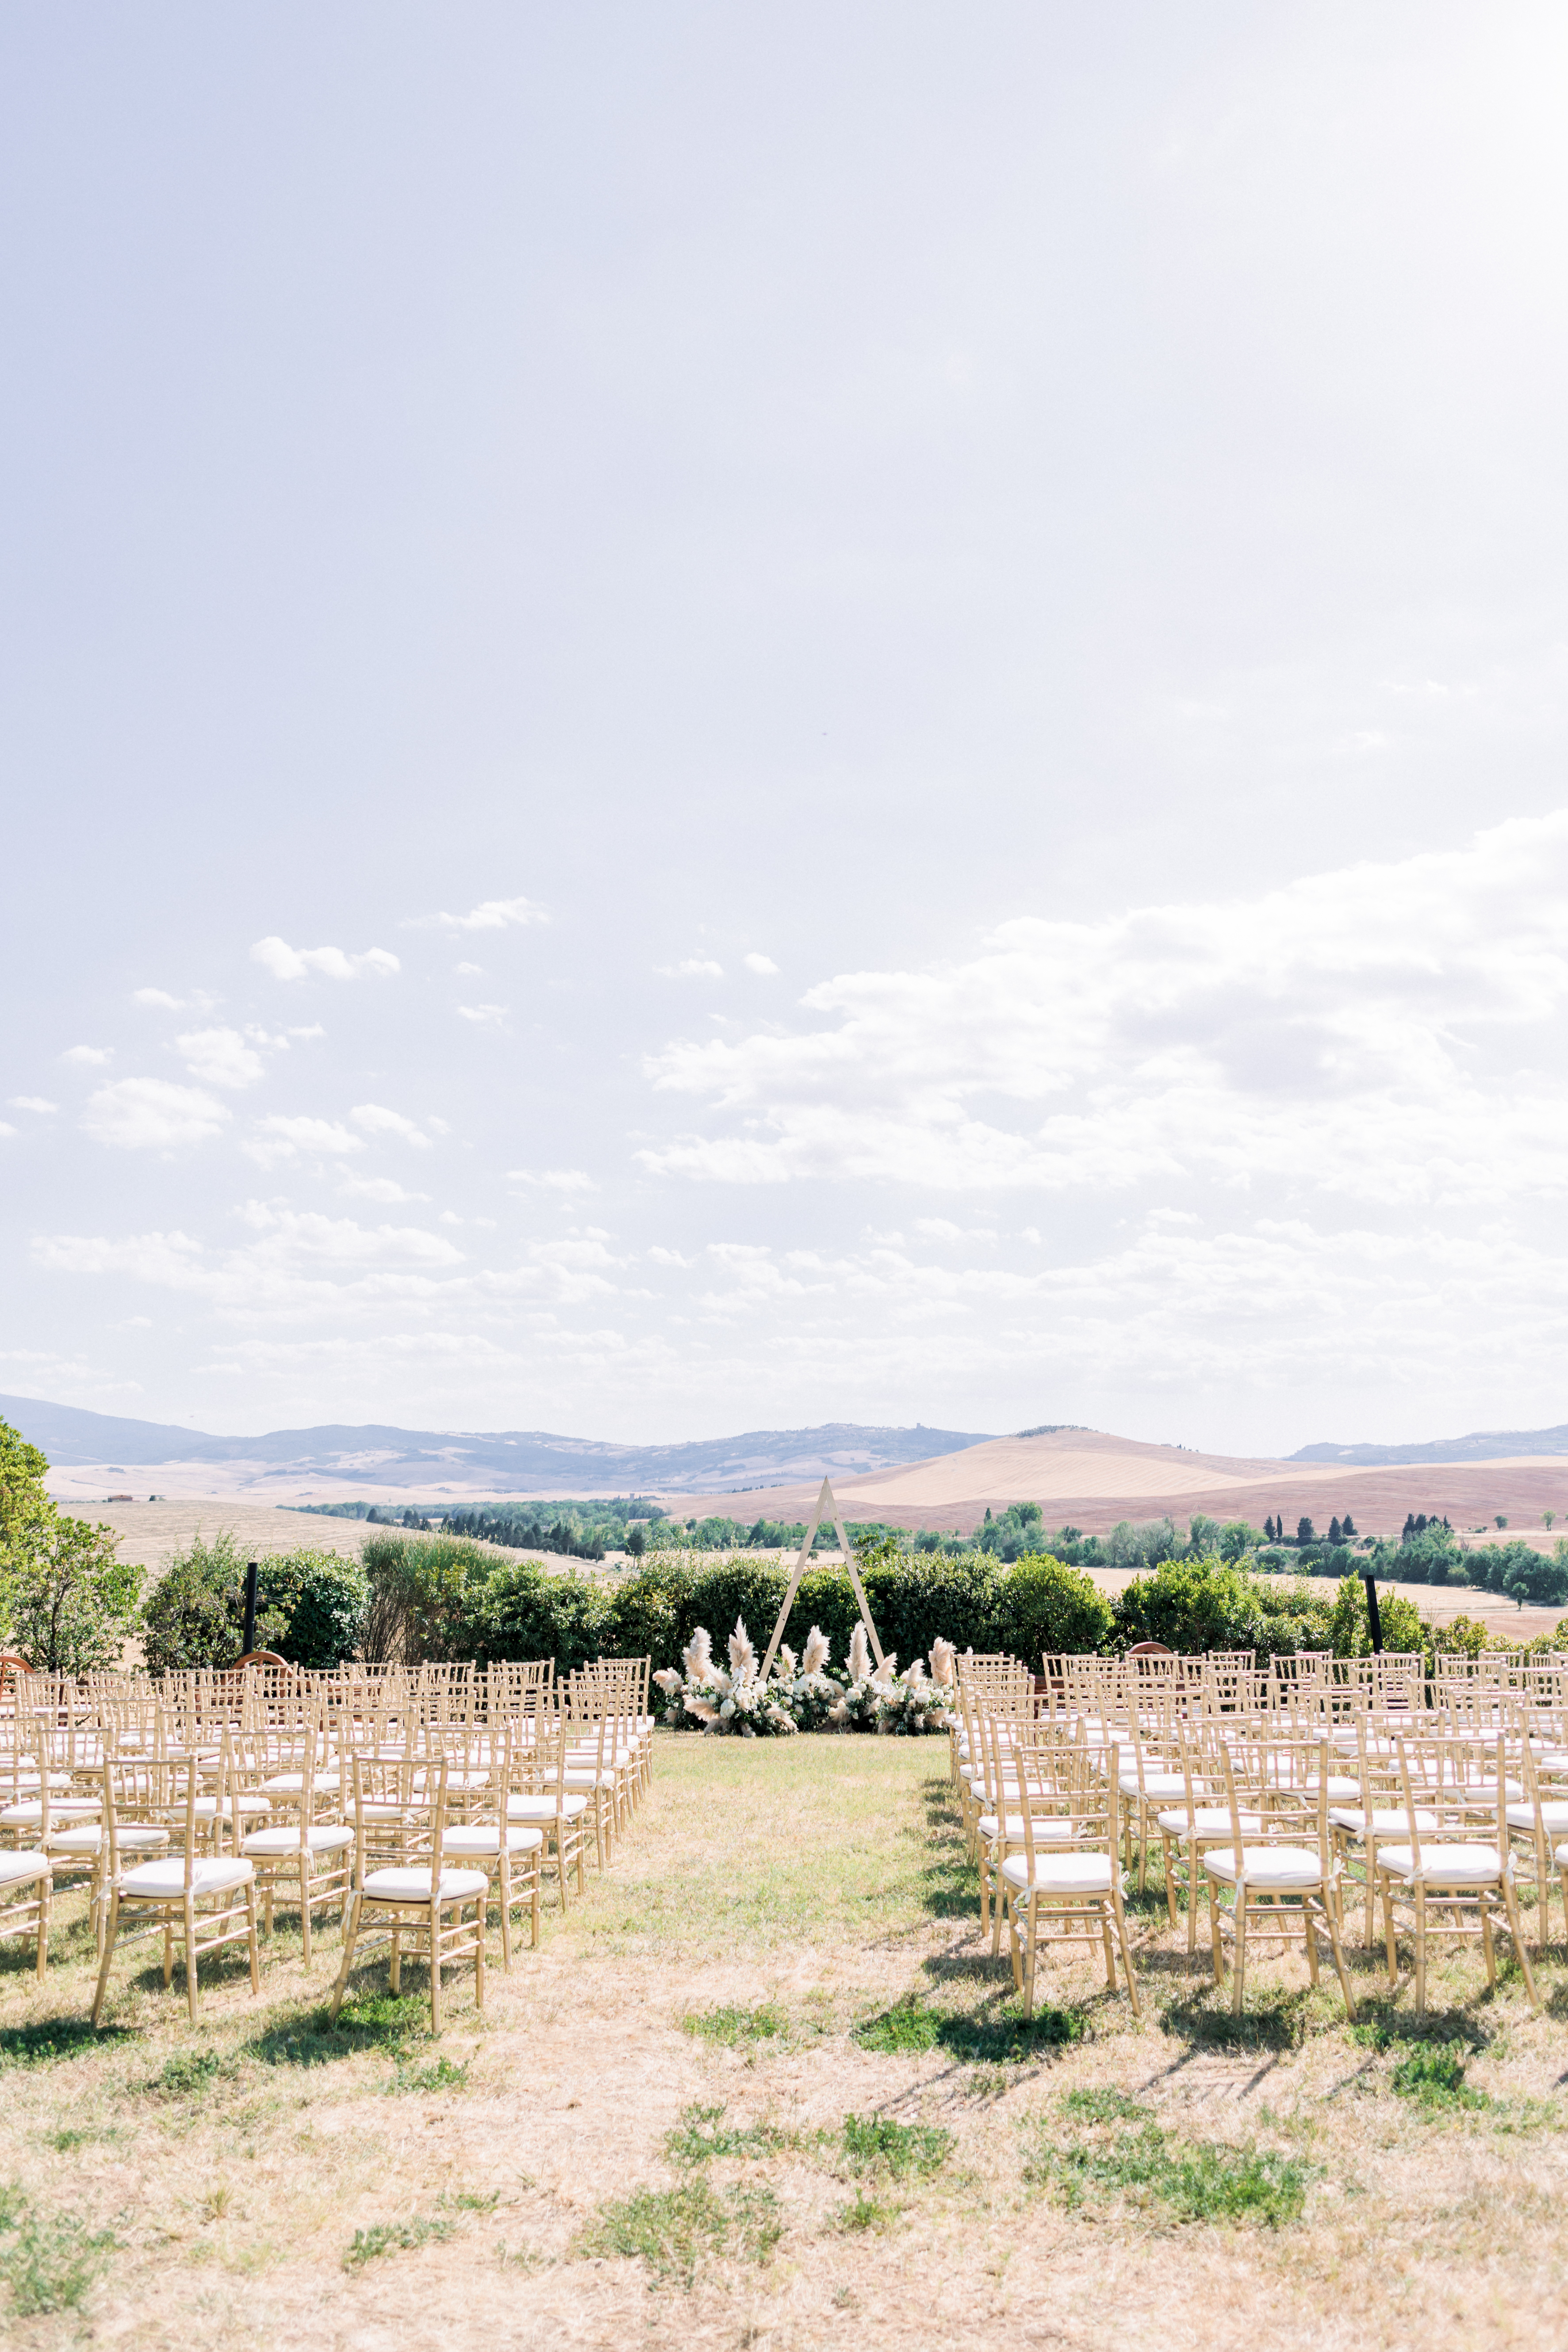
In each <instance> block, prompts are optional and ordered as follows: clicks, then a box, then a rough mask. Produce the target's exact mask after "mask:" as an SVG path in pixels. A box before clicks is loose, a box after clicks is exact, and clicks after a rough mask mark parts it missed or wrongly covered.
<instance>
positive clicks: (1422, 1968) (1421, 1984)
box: [1415, 1886, 1426, 2017]
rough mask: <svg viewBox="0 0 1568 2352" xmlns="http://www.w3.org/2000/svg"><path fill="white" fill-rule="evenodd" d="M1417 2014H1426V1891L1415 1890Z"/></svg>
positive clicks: (1423, 1888) (1418, 1888)
mask: <svg viewBox="0 0 1568 2352" xmlns="http://www.w3.org/2000/svg"><path fill="white" fill-rule="evenodd" d="M1415 2014H1416V2016H1417V2017H1425V2016H1426V1888H1425V1887H1424V1886H1417V1887H1416V1889H1415Z"/></svg>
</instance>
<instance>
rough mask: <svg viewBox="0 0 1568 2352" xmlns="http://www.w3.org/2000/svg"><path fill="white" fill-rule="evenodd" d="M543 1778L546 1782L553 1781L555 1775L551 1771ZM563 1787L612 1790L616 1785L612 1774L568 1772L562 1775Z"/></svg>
mask: <svg viewBox="0 0 1568 2352" xmlns="http://www.w3.org/2000/svg"><path fill="white" fill-rule="evenodd" d="M544 1778H545V1779H546V1780H554V1778H555V1774H554V1773H553V1772H552V1771H546V1773H545V1775H544ZM564 1785H565V1786H566V1787H567V1788H568V1789H595V1788H598V1789H613V1788H614V1787H615V1785H616V1776H615V1774H614V1773H613V1772H600V1773H597V1774H595V1773H593V1772H568V1773H566V1774H565V1775H564Z"/></svg>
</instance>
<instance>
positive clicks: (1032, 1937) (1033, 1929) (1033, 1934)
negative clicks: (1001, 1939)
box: [1024, 1894, 1040, 2018]
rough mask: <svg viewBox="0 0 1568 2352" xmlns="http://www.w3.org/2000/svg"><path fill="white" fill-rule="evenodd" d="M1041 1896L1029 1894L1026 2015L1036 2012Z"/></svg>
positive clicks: (1025, 1979)
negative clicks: (1036, 1969)
mask: <svg viewBox="0 0 1568 2352" xmlns="http://www.w3.org/2000/svg"><path fill="white" fill-rule="evenodd" d="M1039 1905H1040V1898H1039V1896H1038V1895H1034V1894H1031V1895H1030V1896H1029V1913H1028V1917H1029V1930H1028V1933H1029V1940H1028V1945H1027V1948H1026V1951H1025V1954H1024V2015H1025V2017H1026V2018H1030V2017H1033V2015H1034V2013H1035V1968H1036V1964H1037V1961H1038V1959H1039V1957H1040V1907H1039Z"/></svg>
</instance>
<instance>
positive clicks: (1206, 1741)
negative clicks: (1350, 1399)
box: [952, 1654, 1568, 2012]
mask: <svg viewBox="0 0 1568 2352" xmlns="http://www.w3.org/2000/svg"><path fill="white" fill-rule="evenodd" d="M1059 1663H1060V1662H1058V1661H1053V1660H1051V1659H1050V1658H1048V1657H1047V1660H1046V1661H1045V1664H1046V1667H1047V1674H1046V1676H1045V1677H1044V1686H1043V1687H1042V1688H1040V1689H1037V1686H1036V1680H1035V1677H1034V1676H1033V1675H1032V1674H1030V1672H1029V1671H1028V1669H1027V1668H1026V1667H1025V1666H1023V1665H1022V1664H1019V1663H1018V1662H1017V1661H1016V1660H1013V1659H1009V1658H1005V1657H1001V1656H994V1657H988V1658H981V1657H976V1656H974V1655H973V1654H969V1655H966V1656H964V1657H963V1658H961V1659H960V1660H959V1662H958V1677H957V1679H958V1696H959V1706H958V1710H957V1712H956V1713H955V1716H954V1717H953V1721H952V1770H953V1778H954V1781H955V1784H956V1786H957V1789H958V1793H959V1797H960V1802H961V1807H962V1811H963V1823H964V1829H965V1833H966V1837H967V1839H968V1843H969V1848H970V1852H971V1854H972V1856H973V1860H974V1862H975V1864H976V1869H977V1874H978V1881H979V1899H980V1912H981V1919H982V1924H983V1926H984V1927H988V1928H989V1930H990V1934H991V1944H992V1950H993V1952H994V1953H999V1951H1000V1943H1001V1937H1002V1935H1003V1933H1004V1931H1005V1932H1006V1934H1007V1936H1008V1939H1009V1948H1010V1951H1011V1955H1012V1960H1013V1969H1014V1975H1015V1979H1016V1982H1017V1984H1018V1986H1019V1989H1020V1990H1022V1991H1023V1993H1024V1996H1025V2002H1026V2011H1030V2012H1032V2008H1033V2001H1034V1987H1035V1971H1036V1964H1037V1957H1038V1953H1039V1950H1040V1949H1041V1948H1042V1942H1043V1940H1044V1939H1045V1938H1046V1937H1047V1935H1049V1934H1055V1933H1056V1932H1057V1931H1058V1929H1060V1930H1061V1931H1062V1932H1065V1933H1066V1934H1067V1937H1068V1940H1069V1941H1071V1940H1076V1939H1078V1938H1079V1937H1080V1936H1081V1935H1082V1934H1083V1933H1086V1932H1087V1933H1089V1934H1090V1935H1091V1937H1092V1936H1098V1937H1099V1938H1100V1942H1101V1944H1102V1946H1103V1949H1104V1954H1105V1958H1106V1963H1107V1981H1108V1984H1110V1986H1111V1987H1112V1988H1114V1986H1115V1984H1116V1974H1115V1968H1114V1965H1113V1958H1114V1955H1115V1953H1116V1952H1117V1951H1118V1950H1120V1953H1121V1960H1122V1965H1123V1969H1124V1973H1125V1976H1126V1979H1127V1985H1128V1990H1129V1993H1130V1995H1131V1998H1132V2000H1133V2005H1134V2008H1136V2005H1137V1994H1136V1987H1135V1983H1134V1979H1133V1973H1132V1963H1131V1944H1130V1941H1129V1938H1128V1936H1127V1928H1126V1917H1125V1909H1124V1899H1125V1895H1126V1893H1127V1891H1128V1886H1129V1882H1130V1880H1131V1876H1132V1874H1133V1872H1134V1869H1135V1870H1136V1873H1137V1877H1138V1885H1139V1887H1140V1891H1142V1888H1143V1886H1144V1885H1145V1884H1146V1880H1147V1869H1148V1857H1149V1853H1150V1850H1151V1847H1152V1845H1153V1844H1154V1843H1155V1842H1156V1841H1157V1842H1158V1843H1159V1846H1160V1850H1161V1857H1162V1862H1163V1878H1164V1886H1165V1895H1166V1903H1167V1906H1168V1916H1169V1920H1170V1924H1171V1926H1172V1927H1175V1926H1176V1925H1177V1915H1178V1902H1180V1904H1181V1905H1182V1906H1184V1909H1185V1913H1186V1919H1187V1949H1188V1952H1189V1955H1190V1954H1192V1953H1193V1952H1194V1951H1195V1948H1196V1938H1197V1933H1198V1923H1199V1916H1200V1908H1201V1906H1205V1905H1206V1908H1207V1914H1208V1941H1209V1945H1210V1950H1211V1956H1212V1962H1213V1967H1214V1972H1215V1980H1216V1982H1223V1980H1224V1977H1225V1970H1226V1947H1227V1946H1228V1947H1229V1948H1230V1961H1231V1989H1232V2000H1233V2003H1234V2005H1235V2007H1236V2009H1237V2011H1239V2010H1240V2008H1241V2005H1242V2001H1243V1998H1244V1986H1245V1971H1246V1955H1247V1947H1248V1938H1249V1937H1250V1938H1251V1940H1252V1941H1253V1942H1254V1943H1256V1942H1257V1940H1258V1937H1266V1938H1272V1939H1278V1940H1281V1941H1285V1942H1294V1941H1297V1940H1300V1942H1301V1944H1302V1945H1303V1948H1304V1950H1305V1954H1306V1958H1307V1963H1308V1968H1309V1971H1310V1975H1311V1978H1312V1980H1313V1982H1314V1983H1315V1982H1316V1981H1317V1978H1318V1969H1319V1957H1320V1940H1321V1938H1323V1937H1326V1938H1327V1942H1328V1947H1329V1949H1330V1951H1331V1955H1332V1958H1333V1963H1334V1967H1335V1970H1336V1973H1337V1975H1338V1977H1339V1980H1340V1984H1341V1988H1342V1992H1343V1995H1344V1999H1345V2003H1346V2007H1347V2009H1353V2002H1352V1992H1351V1986H1350V1979H1349V1976H1348V1973H1347V1970H1346V1966H1345V1958H1344V1922H1345V1908H1346V1902H1347V1898H1348V1896H1350V1895H1352V1894H1353V1893H1360V1894H1361V1895H1362V1896H1363V1902H1364V1906H1365V1939H1366V1943H1367V1945H1368V1947H1369V1948H1371V1946H1372V1944H1373V1919H1374V1911H1375V1910H1376V1909H1378V1908H1380V1909H1381V1915H1382V1924H1383V1941H1384V1953H1385V1958H1386V1964H1387V1969H1388V1975H1389V1981H1390V1985H1391V1987H1393V1986H1394V1984H1396V1983H1397V1979H1398V1966H1397V1934H1398V1931H1399V1928H1400V1927H1402V1926H1403V1927H1407V1928H1408V1930H1409V1931H1410V1933H1411V1935H1412V1937H1413V1940H1414V1946H1415V1966H1414V1979H1415V2006H1416V2009H1417V2011H1418V2012H1419V2011H1424V2009H1425V2006H1426V1969H1427V1957H1428V1939H1429V1937H1430V1936H1431V1935H1432V1934H1433V1933H1435V1932H1438V1931H1443V1932H1450V1933H1455V1934H1458V1935H1462V1936H1471V1937H1478V1938H1479V1940H1480V1942H1481V1944H1482V1946H1483V1948H1484V1953H1485V1958H1486V1965H1487V1970H1488V1975H1489V1979H1490V1980H1492V1981H1494V1982H1495V1980H1496V1937H1497V1936H1498V1934H1499V1933H1500V1932H1503V1933H1506V1934H1507V1935H1508V1936H1509V1937H1510V1941H1511V1943H1512V1946H1513V1948H1514V1951H1515V1953H1516V1955H1517V1957H1518V1959H1519V1964H1520V1967H1521V1972H1522V1974H1523V1977H1524V1980H1525V1985H1526V1990H1527V1991H1528V1993H1529V1995H1530V1998H1531V2001H1532V2003H1536V2004H1537V2005H1538V2004H1539V1996H1538V1994H1537V1991H1536V1987H1535V1980H1534V1976H1533V1972H1532V1970H1531V1965H1530V1956H1529V1951H1528V1949H1527V1946H1526V1941H1525V1937H1524V1933H1523V1927H1522V1920H1521V1905H1520V1885H1521V1880H1522V1881H1523V1882H1524V1884H1525V1885H1527V1886H1531V1885H1532V1886H1533V1888H1534V1891H1535V1895H1536V1904H1537V1941H1538V1944H1539V1942H1540V1941H1541V1940H1542V1938H1543V1937H1544V1934H1545V1923H1546V1913H1547V1905H1548V1900H1549V1895H1550V1887H1551V1873H1552V1871H1553V1870H1555V1871H1556V1872H1557V1873H1558V1874H1559V1875H1560V1877H1561V1880H1562V1884H1563V1900H1564V1906H1565V1920H1568V1845H1560V1844H1558V1843H1556V1840H1557V1838H1558V1836H1559V1835H1561V1833H1562V1832H1563V1831H1564V1830H1568V1801H1565V1800H1564V1799H1563V1798H1561V1797H1558V1796H1556V1795H1554V1794H1553V1793H1552V1790H1553V1789H1554V1787H1555V1785H1556V1784H1557V1783H1558V1782H1559V1781H1560V1780H1568V1746H1565V1745H1564V1744H1563V1742H1562V1741H1561V1738H1558V1743H1557V1744H1556V1745H1553V1744H1552V1735H1553V1733H1555V1734H1557V1735H1560V1734H1561V1733H1562V1731H1563V1725H1562V1723H1561V1721H1558V1722H1557V1723H1556V1724H1555V1725H1552V1724H1551V1723H1549V1722H1548V1719H1547V1716H1546V1713H1545V1712H1544V1711H1543V1709H1542V1707H1541V1706H1540V1705H1539V1704H1538V1703H1537V1702H1536V1700H1535V1699H1534V1698H1530V1697H1521V1696H1520V1695H1519V1694H1518V1693H1517V1691H1509V1690H1506V1689H1505V1690H1502V1691H1500V1692H1498V1693H1496V1694H1494V1695H1493V1697H1492V1698H1491V1699H1490V1700H1489V1703H1488V1706H1487V1708H1486V1710H1485V1711H1484V1712H1485V1721H1484V1722H1482V1721H1480V1720H1479V1719H1478V1717H1476V1715H1475V1713H1474V1711H1472V1712H1471V1713H1470V1714H1468V1715H1466V1716H1464V1717H1462V1719H1459V1720H1455V1719H1454V1712H1453V1711H1452V1710H1450V1711H1449V1712H1448V1713H1445V1712H1444V1711H1443V1710H1439V1709H1437V1708H1436V1707H1434V1706H1430V1705H1429V1704H1426V1703H1425V1701H1424V1703H1423V1705H1422V1706H1421V1707H1420V1708H1419V1709H1415V1710H1413V1709H1408V1708H1403V1707H1396V1706H1387V1705H1385V1706H1384V1707H1383V1708H1382V1709H1381V1710H1380V1709H1377V1708H1375V1707H1374V1706H1373V1704H1372V1698H1371V1695H1370V1693H1369V1691H1368V1690H1367V1688H1366V1687H1365V1686H1362V1687H1361V1688H1360V1689H1359V1691H1358V1690H1357V1689H1356V1687H1355V1686H1352V1685H1344V1684H1339V1683H1336V1682H1333V1681H1331V1680H1325V1681H1322V1682H1321V1683H1319V1684H1318V1685H1317V1687H1316V1691H1315V1692H1314V1688H1313V1685H1312V1682H1311V1679H1310V1677H1307V1676H1302V1677H1300V1678H1298V1677H1293V1676H1281V1677H1272V1678H1270V1679H1271V1681H1272V1682H1273V1684H1274V1688H1273V1690H1272V1691H1271V1693H1270V1694H1269V1696H1268V1704H1267V1705H1263V1706H1259V1705H1256V1704H1254V1703H1253V1701H1254V1700H1255V1699H1256V1698H1257V1696H1258V1695H1257V1694H1256V1693H1254V1692H1250V1691H1247V1692H1245V1693H1241V1694H1240V1696H1239V1698H1238V1700H1237V1703H1236V1704H1231V1703H1229V1702H1228V1701H1226V1703H1223V1704H1219V1705H1215V1704H1214V1701H1215V1695H1216V1693H1219V1694H1223V1693H1226V1692H1227V1691H1228V1692H1230V1693H1231V1694H1232V1696H1237V1691H1238V1689H1239V1686H1237V1685H1233V1682H1232V1677H1233V1675H1234V1674H1235V1673H1236V1672H1237V1667H1236V1664H1235V1662H1234V1661H1229V1660H1226V1661H1222V1662H1219V1663H1218V1664H1217V1666H1216V1665H1215V1662H1214V1661H1205V1662H1203V1663H1204V1664H1206V1665H1208V1666H1209V1667H1211V1668H1213V1669H1214V1671H1212V1672H1211V1673H1209V1674H1206V1675H1205V1674H1192V1673H1189V1674H1188V1675H1185V1676H1184V1679H1183V1683H1182V1685H1180V1686H1178V1685H1176V1683H1175V1678H1174V1677H1173V1676H1171V1675H1153V1676H1151V1677H1147V1678H1144V1677H1140V1676H1136V1675H1133V1676H1129V1675H1125V1674H1122V1675H1092V1674H1091V1675H1083V1674H1081V1673H1076V1672H1075V1674H1074V1675H1073V1676H1072V1678H1071V1683H1070V1685H1069V1687H1070V1690H1071V1698H1070V1700H1069V1699H1067V1698H1066V1697H1065V1696H1064V1690H1063V1685H1065V1684H1066V1683H1067V1677H1065V1676H1057V1677H1053V1675H1052V1674H1051V1668H1052V1666H1053V1664H1059ZM1074 1663H1075V1665H1076V1664H1078V1663H1079V1662H1074ZM1086 1663H1088V1664H1089V1665H1090V1666H1094V1667H1098V1666H1099V1665H1100V1664H1101V1663H1102V1662H1099V1661H1090V1662H1086ZM1194 1663H1196V1662H1194V1661H1185V1662H1184V1664H1186V1665H1188V1666H1189V1667H1191V1666H1192V1665H1193V1664H1194ZM1240 1671H1241V1672H1242V1673H1244V1674H1245V1673H1247V1671H1248V1670H1247V1669H1246V1668H1242V1669H1240ZM1178 1691H1179V1694H1180V1695H1178ZM1347 1691H1348V1692H1349V1694H1350V1695H1349V1696H1348V1698H1346V1699H1345V1701H1344V1703H1343V1704H1342V1703H1341V1697H1340V1696H1336V1694H1341V1695H1342V1694H1344V1693H1346V1692H1347Z"/></svg>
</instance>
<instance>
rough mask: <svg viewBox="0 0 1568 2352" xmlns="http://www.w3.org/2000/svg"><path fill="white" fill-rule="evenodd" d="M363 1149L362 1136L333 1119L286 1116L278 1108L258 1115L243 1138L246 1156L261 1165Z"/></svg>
mask: <svg viewBox="0 0 1568 2352" xmlns="http://www.w3.org/2000/svg"><path fill="white" fill-rule="evenodd" d="M245 1150H246V1154H247V1158H249V1159H251V1160H255V1161H256V1162H257V1163H258V1166H260V1167H262V1168H276V1167H277V1166H278V1165H279V1162H280V1161H282V1160H299V1159H301V1158H303V1157H305V1156H307V1155H309V1154H311V1153H313V1154H315V1155H316V1156H317V1157H318V1158H322V1159H328V1160H332V1159H337V1158H340V1157H341V1156H342V1154H343V1153H344V1152H345V1151H363V1150H364V1139H363V1136H358V1135H355V1134H353V1132H352V1131H351V1130H350V1129H348V1128H346V1127H343V1126H342V1125H340V1123H339V1122H338V1121H337V1120H336V1119H331V1118H306V1117H300V1118H289V1117H287V1116H286V1115H285V1114H283V1113H282V1112H279V1111H274V1112H273V1113H272V1115H271V1117H270V1118H258V1120H257V1122H256V1124H255V1126H254V1127H253V1128H252V1129H251V1130H250V1133H249V1134H248V1136H247V1138H246V1140H245Z"/></svg>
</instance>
